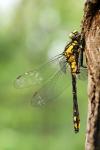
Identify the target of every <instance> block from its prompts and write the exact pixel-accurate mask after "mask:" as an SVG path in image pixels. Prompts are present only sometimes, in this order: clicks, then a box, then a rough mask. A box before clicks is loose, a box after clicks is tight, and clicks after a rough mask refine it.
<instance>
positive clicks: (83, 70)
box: [78, 67, 88, 80]
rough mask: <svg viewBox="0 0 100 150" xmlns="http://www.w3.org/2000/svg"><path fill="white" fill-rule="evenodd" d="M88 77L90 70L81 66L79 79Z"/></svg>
mask: <svg viewBox="0 0 100 150" xmlns="http://www.w3.org/2000/svg"><path fill="white" fill-rule="evenodd" d="M87 77H88V70H87V68H83V67H81V68H80V74H78V79H79V80H87Z"/></svg>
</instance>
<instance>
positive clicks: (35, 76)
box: [14, 70, 43, 88]
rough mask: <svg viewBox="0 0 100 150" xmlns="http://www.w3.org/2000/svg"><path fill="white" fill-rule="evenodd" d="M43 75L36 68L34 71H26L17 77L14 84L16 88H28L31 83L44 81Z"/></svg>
mask: <svg viewBox="0 0 100 150" xmlns="http://www.w3.org/2000/svg"><path fill="white" fill-rule="evenodd" d="M42 80H43V79H42V76H41V75H40V74H39V72H37V71H36V70H34V71H29V72H26V73H24V74H22V75H20V76H18V77H17V78H16V80H15V81H14V86H15V87H16V88H26V87H29V86H31V85H34V86H35V85H37V84H40V83H41V82H42Z"/></svg>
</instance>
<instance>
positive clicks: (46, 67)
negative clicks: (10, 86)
mask: <svg viewBox="0 0 100 150" xmlns="http://www.w3.org/2000/svg"><path fill="white" fill-rule="evenodd" d="M62 58H63V55H62V54H59V55H57V56H55V57H54V58H52V59H51V60H50V61H49V62H47V63H45V64H42V65H40V66H39V67H38V68H36V69H34V70H31V71H28V72H25V73H24V74H22V75H19V76H18V77H17V78H16V80H15V81H14V86H15V87H16V88H26V87H29V86H37V87H38V86H40V85H41V84H42V83H44V82H45V81H47V80H48V79H49V78H50V77H51V76H52V75H53V74H54V72H56V70H58V67H59V65H58V63H59V59H62Z"/></svg>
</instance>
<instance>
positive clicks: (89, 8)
mask: <svg viewBox="0 0 100 150" xmlns="http://www.w3.org/2000/svg"><path fill="white" fill-rule="evenodd" d="M82 36H83V39H84V47H85V54H86V60H87V67H88V118H87V131H86V142H85V150H100V0H86V2H85V6H84V16H83V22H82Z"/></svg>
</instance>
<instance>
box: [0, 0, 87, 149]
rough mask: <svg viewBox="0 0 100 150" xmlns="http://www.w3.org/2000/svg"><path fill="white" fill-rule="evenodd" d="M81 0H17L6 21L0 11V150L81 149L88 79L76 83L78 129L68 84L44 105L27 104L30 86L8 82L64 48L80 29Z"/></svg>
mask: <svg viewBox="0 0 100 150" xmlns="http://www.w3.org/2000/svg"><path fill="white" fill-rule="evenodd" d="M83 5H84V4H83V0H79V1H78V2H75V1H74V0H70V1H67V0H66V1H65V0H62V1H60V0H41V1H40V0H28V1H27V0H20V3H19V4H18V5H17V6H16V7H14V10H13V12H12V14H11V15H9V18H10V19H9V21H6V19H7V18H5V17H3V16H2V15H0V18H1V19H0V20H1V24H0V68H1V69H0V70H1V72H0V79H1V80H0V85H1V87H0V133H1V134H0V150H22V149H24V150H61V149H62V150H66V149H68V150H81V149H84V140H85V128H86V109H87V97H86V96H85V95H86V93H87V91H86V86H87V82H85V81H83V82H82V81H79V83H78V99H79V109H80V116H81V129H80V133H79V134H77V135H76V134H74V132H73V123H72V95H71V86H69V88H67V91H65V93H64V94H63V95H61V96H60V97H59V98H58V99H61V100H60V101H55V102H52V103H51V104H50V105H48V106H46V107H45V108H34V107H32V106H31V103H30V99H31V96H32V93H33V87H30V88H27V89H20V90H18V89H15V88H14V87H13V81H14V80H15V78H16V76H18V75H19V74H21V73H23V72H25V71H28V70H30V69H33V68H34V67H37V66H38V65H40V64H41V63H43V62H44V61H46V60H47V59H48V57H52V56H55V54H57V53H59V50H61V51H63V49H64V46H65V44H66V42H68V34H69V32H71V31H72V30H73V29H78V30H80V24H81V19H82V12H83ZM61 51H60V52H61ZM83 93H84V96H83ZM66 94H67V95H66Z"/></svg>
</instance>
